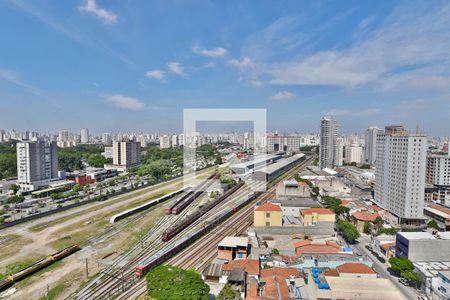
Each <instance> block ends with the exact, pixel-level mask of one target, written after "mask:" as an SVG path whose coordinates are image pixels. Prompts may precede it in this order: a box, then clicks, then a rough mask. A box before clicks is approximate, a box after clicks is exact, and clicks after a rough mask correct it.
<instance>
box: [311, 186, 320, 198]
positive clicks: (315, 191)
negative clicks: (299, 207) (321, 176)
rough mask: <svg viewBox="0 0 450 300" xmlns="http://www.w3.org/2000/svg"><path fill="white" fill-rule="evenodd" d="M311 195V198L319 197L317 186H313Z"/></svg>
mask: <svg viewBox="0 0 450 300" xmlns="http://www.w3.org/2000/svg"><path fill="white" fill-rule="evenodd" d="M311 193H312V194H313V196H319V194H320V188H319V187H318V186H314V187H313V188H312V190H311Z"/></svg>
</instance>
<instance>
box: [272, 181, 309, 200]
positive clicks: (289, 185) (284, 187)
mask: <svg viewBox="0 0 450 300" xmlns="http://www.w3.org/2000/svg"><path fill="white" fill-rule="evenodd" d="M310 194H311V189H310V187H309V186H308V184H306V183H305V182H302V181H300V182H297V181H296V180H284V181H281V182H280V183H278V184H277V189H276V198H277V200H294V199H298V198H302V197H309V196H310Z"/></svg>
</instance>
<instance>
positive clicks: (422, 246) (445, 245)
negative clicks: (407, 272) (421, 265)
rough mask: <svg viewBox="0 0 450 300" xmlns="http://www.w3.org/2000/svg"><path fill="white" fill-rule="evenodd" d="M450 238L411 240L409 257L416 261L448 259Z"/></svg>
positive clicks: (449, 256)
mask: <svg viewBox="0 0 450 300" xmlns="http://www.w3.org/2000/svg"><path fill="white" fill-rule="evenodd" d="M449 253H450V240H439V239H436V240H410V241H409V249H408V259H409V260H411V261H413V262H416V261H448V260H449V258H450V255H449Z"/></svg>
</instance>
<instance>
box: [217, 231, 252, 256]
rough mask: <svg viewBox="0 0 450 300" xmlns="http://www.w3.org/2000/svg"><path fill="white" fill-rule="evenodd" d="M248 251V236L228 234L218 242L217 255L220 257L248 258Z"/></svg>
mask: <svg viewBox="0 0 450 300" xmlns="http://www.w3.org/2000/svg"><path fill="white" fill-rule="evenodd" d="M248 253H249V245H248V237H237V236H227V237H225V238H224V239H223V240H222V241H221V242H220V243H219V244H218V249H217V257H218V258H220V259H224V260H233V259H246V258H247V256H248Z"/></svg>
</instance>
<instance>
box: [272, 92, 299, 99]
mask: <svg viewBox="0 0 450 300" xmlns="http://www.w3.org/2000/svg"><path fill="white" fill-rule="evenodd" d="M293 98H295V95H294V94H293V93H291V92H288V91H281V92H278V93H276V94H274V95H272V96H270V99H272V100H290V99H293Z"/></svg>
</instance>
